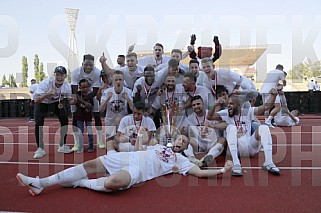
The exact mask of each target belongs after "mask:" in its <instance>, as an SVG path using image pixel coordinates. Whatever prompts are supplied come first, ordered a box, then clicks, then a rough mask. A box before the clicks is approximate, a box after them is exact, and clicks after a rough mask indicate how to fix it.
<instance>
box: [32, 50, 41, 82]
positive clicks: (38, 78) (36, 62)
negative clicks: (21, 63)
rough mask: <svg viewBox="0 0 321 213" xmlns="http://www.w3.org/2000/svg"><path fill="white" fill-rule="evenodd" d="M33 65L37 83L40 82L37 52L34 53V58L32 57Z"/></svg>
mask: <svg viewBox="0 0 321 213" xmlns="http://www.w3.org/2000/svg"><path fill="white" fill-rule="evenodd" d="M33 64H34V67H35V79H36V81H37V82H38V83H39V82H40V73H39V57H38V54H35V59H34V62H33Z"/></svg>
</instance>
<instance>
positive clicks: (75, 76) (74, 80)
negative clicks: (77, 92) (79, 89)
mask: <svg viewBox="0 0 321 213" xmlns="http://www.w3.org/2000/svg"><path fill="white" fill-rule="evenodd" d="M100 72H101V71H100V70H99V69H98V68H96V67H94V68H93V70H92V71H91V72H90V73H89V74H87V73H85V72H84V69H83V67H79V68H77V69H76V70H74V71H73V72H72V74H71V85H77V86H78V85H79V81H80V80H81V79H87V80H88V81H89V84H90V88H91V91H92V88H93V87H98V88H99V87H100V86H101V80H100Z"/></svg>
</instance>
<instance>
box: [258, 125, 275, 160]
mask: <svg viewBox="0 0 321 213" xmlns="http://www.w3.org/2000/svg"><path fill="white" fill-rule="evenodd" d="M259 134H260V136H261V144H262V145H263V149H264V156H265V163H267V164H270V163H272V137H271V133H270V129H269V127H268V126H266V125H261V126H259Z"/></svg>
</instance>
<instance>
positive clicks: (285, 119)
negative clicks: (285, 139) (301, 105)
mask: <svg viewBox="0 0 321 213" xmlns="http://www.w3.org/2000/svg"><path fill="white" fill-rule="evenodd" d="M299 122H300V119H299V118H298V117H295V121H293V120H292V119H291V118H290V116H289V115H288V114H283V113H282V111H280V112H278V113H277V114H276V115H275V116H274V124H275V125H276V126H296V125H298V124H299Z"/></svg>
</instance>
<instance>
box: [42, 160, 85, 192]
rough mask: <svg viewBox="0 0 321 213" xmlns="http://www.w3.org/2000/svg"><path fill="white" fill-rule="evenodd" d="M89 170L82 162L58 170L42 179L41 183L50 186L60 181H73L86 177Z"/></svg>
mask: <svg viewBox="0 0 321 213" xmlns="http://www.w3.org/2000/svg"><path fill="white" fill-rule="evenodd" d="M87 175H88V174H87V172H86V170H85V168H84V166H83V165H82V164H80V165H78V166H74V167H71V168H68V169H66V170H63V171H61V172H58V173H57V174H54V175H51V176H49V177H47V178H41V179H40V185H41V186H43V187H48V186H52V185H56V184H59V183H65V182H73V181H76V180H79V179H82V178H84V177H87Z"/></svg>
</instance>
